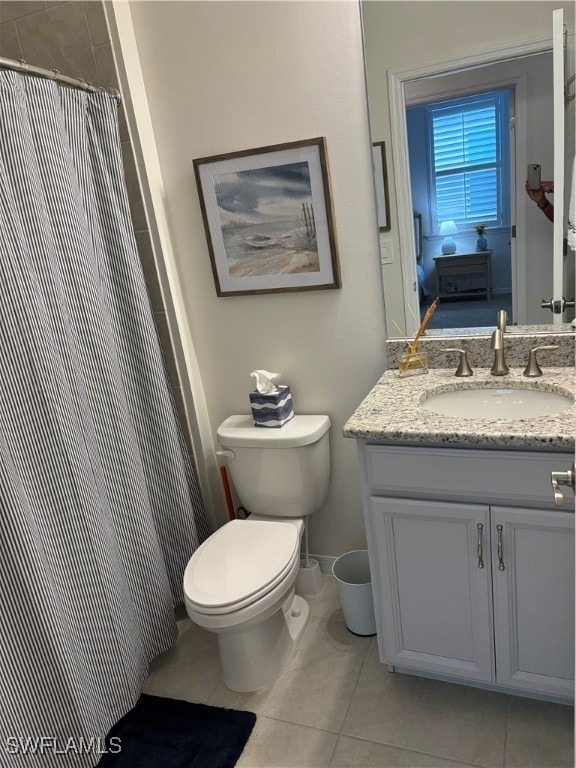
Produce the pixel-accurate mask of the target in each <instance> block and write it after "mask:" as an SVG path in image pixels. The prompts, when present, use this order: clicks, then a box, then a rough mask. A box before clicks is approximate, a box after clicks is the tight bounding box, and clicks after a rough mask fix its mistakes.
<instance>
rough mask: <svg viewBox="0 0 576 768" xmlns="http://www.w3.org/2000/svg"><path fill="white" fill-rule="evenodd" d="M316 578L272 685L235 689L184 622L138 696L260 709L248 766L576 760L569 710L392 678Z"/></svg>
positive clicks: (372, 643)
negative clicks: (302, 621) (303, 626)
mask: <svg viewBox="0 0 576 768" xmlns="http://www.w3.org/2000/svg"><path fill="white" fill-rule="evenodd" d="M323 578H324V585H323V587H322V591H321V592H320V595H319V596H318V597H317V598H314V599H312V600H309V603H310V607H311V619H310V624H309V625H308V628H307V630H306V632H305V634H304V637H303V638H302V640H301V642H300V645H299V647H298V649H297V651H296V653H295V655H294V657H293V658H292V661H291V662H290V664H289V666H288V668H287V669H286V671H285V672H284V674H283V675H282V676H281V678H280V679H279V680H278V681H277V682H276V683H275V684H274V685H272V686H270V687H269V688H266V689H265V690H262V691H258V692H257V693H244V694H240V693H234V692H233V691H230V690H229V689H228V688H226V687H225V686H224V684H223V683H222V680H221V676H220V669H219V662H218V649H217V641H216V636H215V635H213V634H211V633H208V632H205V631H204V630H202V629H200V628H199V627H196V626H195V625H194V624H192V623H191V622H190V621H189V620H188V619H187V618H182V619H181V620H180V621H179V629H180V634H179V638H178V642H177V644H176V645H175V646H174V648H172V649H171V650H169V651H167V652H166V653H165V654H163V655H162V656H160V657H159V658H158V659H156V660H155V661H154V663H153V665H152V668H151V672H150V675H149V678H148V680H147V683H146V687H145V689H144V690H145V692H146V693H150V694H153V695H157V696H169V697H173V698H179V699H186V700H188V701H195V702H199V703H203V704H210V705H213V706H221V707H230V708H234V709H248V710H251V711H252V712H256V714H257V715H258V719H257V721H256V726H255V728H254V731H253V732H252V735H251V737H250V740H249V741H248V744H247V745H246V748H245V750H244V752H243V754H242V756H241V758H240V761H239V763H238V766H240V767H243V768H256V767H257V766H260V767H261V768H277V767H282V768H288V767H289V766H293V767H295V768H321V766H334V767H336V766H337V767H338V768H362V766H370V768H380V767H381V768H456V767H457V766H484V767H486V768H496V767H497V768H565V767H568V766H574V751H573V726H574V710H573V709H572V707H567V706H561V705H558V704H550V703H546V702H541V701H535V700H531V699H521V698H517V697H514V696H507V695H504V694H500V693H492V692H489V691H482V690H479V689H476V688H469V687H466V686H461V685H451V684H449V683H442V682H439V681H435V680H426V679H423V678H418V677H412V676H408V675H400V674H390V673H389V672H388V670H387V667H386V666H385V665H382V664H380V663H379V661H378V651H377V645H376V638H362V637H357V636H355V635H353V634H351V633H350V632H349V631H348V630H347V629H346V625H345V623H344V619H343V616H342V612H341V610H340V605H339V601H338V594H337V590H336V584H335V582H334V579H333V577H332V576H328V575H325V576H324V577H323Z"/></svg>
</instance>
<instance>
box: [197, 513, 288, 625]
mask: <svg viewBox="0 0 576 768" xmlns="http://www.w3.org/2000/svg"><path fill="white" fill-rule="evenodd" d="M299 544H300V537H299V535H298V530H297V528H296V526H294V525H292V524H291V523H285V522H273V521H260V520H232V521H231V522H229V523H227V524H226V525H224V526H223V527H222V528H219V529H218V530H217V531H216V533H214V534H212V536H210V538H209V539H207V540H206V541H205V542H204V543H203V544H201V545H200V547H198V549H197V550H196V552H195V553H194V554H193V556H192V558H191V560H190V562H189V563H188V565H187V567H186V571H185V573H184V591H185V593H186V595H187V597H188V598H189V600H190V601H191V602H193V603H194V604H195V605H197V606H198V607H199V608H205V609H206V610H207V611H212V610H214V609H218V608H220V609H223V612H226V609H227V610H228V611H231V610H234V608H235V607H238V604H239V603H245V602H246V599H247V598H250V597H252V598H253V599H256V597H257V596H258V594H259V593H261V592H264V591H266V592H267V591H269V590H270V589H272V588H273V587H274V586H275V585H276V584H277V583H278V582H279V581H281V579H282V578H283V577H284V574H285V573H286V571H287V570H288V569H289V568H290V566H291V564H292V563H293V561H294V557H295V556H296V557H298V555H299Z"/></svg>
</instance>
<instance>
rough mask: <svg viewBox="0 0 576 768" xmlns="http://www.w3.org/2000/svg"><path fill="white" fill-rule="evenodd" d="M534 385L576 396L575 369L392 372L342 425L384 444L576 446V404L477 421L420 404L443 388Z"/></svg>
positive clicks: (353, 434) (349, 432)
mask: <svg viewBox="0 0 576 768" xmlns="http://www.w3.org/2000/svg"><path fill="white" fill-rule="evenodd" d="M515 385H516V387H520V386H521V387H530V388H534V389H546V390H548V391H559V392H560V393H562V394H571V395H572V397H574V396H575V394H576V385H575V380H574V369H573V368H546V369H545V370H544V375H543V376H542V377H540V378H537V379H528V378H526V377H524V376H523V375H522V369H511V370H510V373H509V374H508V375H507V376H492V375H491V374H490V371H489V369H487V368H484V369H475V370H474V376H471V377H468V378H457V377H455V376H454V369H453V368H451V369H447V368H436V369H430V370H429V372H428V373H427V374H422V375H416V376H408V377H404V378H400V377H399V376H398V373H397V371H394V370H390V371H386V373H385V374H384V375H383V376H382V378H381V379H380V380H379V381H378V382H377V384H376V385H375V386H374V387H373V388H372V390H371V392H370V393H369V394H368V395H367V396H366V398H365V399H364V400H363V401H362V403H360V405H359V406H358V408H357V409H356V411H355V412H354V414H353V415H352V416H351V418H350V419H349V420H348V421H347V422H346V424H345V425H344V428H343V434H344V437H353V438H357V439H366V440H381V441H385V442H391V441H393V442H399V443H402V444H406V443H425V444H428V445H445V446H459V447H469V448H470V447H477V448H480V447H483V448H485V447H488V448H499V449H517V450H522V449H524V450H535V449H540V450H557V451H572V450H574V432H575V425H576V404H574V403H573V404H572V406H571V407H570V408H569V409H568V410H566V411H563V412H562V413H560V414H557V415H552V416H540V417H536V418H529V419H474V418H461V417H453V416H442V415H439V414H436V413H433V412H432V411H428V410H425V409H423V408H421V407H420V400H421V399H422V398H423V397H424V396H425V393H426V392H428V391H429V390H432V389H434V390H435V389H437V388H438V387H444V386H445V387H447V388H450V389H466V388H469V387H470V386H474V387H482V386H486V387H487V388H495V389H513V388H514V386H515Z"/></svg>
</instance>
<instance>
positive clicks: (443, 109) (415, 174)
mask: <svg viewBox="0 0 576 768" xmlns="http://www.w3.org/2000/svg"><path fill="white" fill-rule="evenodd" d="M481 5H482V3H476V2H470V3H459V4H455V3H444V2H431V3H430V2H423V3H420V2H412V3H408V4H402V3H396V2H386V1H385V0H368V2H364V3H362V15H363V26H364V36H365V63H366V77H367V88H368V102H369V110H370V126H371V133H372V141H373V142H376V141H382V140H384V141H386V140H387V139H388V138H389V141H387V142H386V143H387V147H388V152H389V159H388V166H389V168H390V167H391V166H392V167H393V168H394V172H393V174H394V175H392V178H391V179H389V184H390V186H391V189H393V190H394V191H395V192H396V195H392V196H391V197H392V201H391V202H392V224H393V226H392V229H391V232H390V233H388V234H387V236H386V237H385V236H383V235H382V234H381V235H380V239H381V243H382V244H383V245H385V246H386V251H387V253H390V251H392V252H393V253H394V256H395V257H396V258H395V259H393V260H392V263H390V259H389V258H388V259H386V260H385V262H386V263H383V266H382V271H383V285H384V294H385V302H386V308H387V325H388V331H389V336H391V337H394V336H396V337H397V336H399V335H400V332H399V331H398V330H397V329H398V327H400V328H401V329H402V330H406V331H407V335H409V334H410V332H411V327H410V320H411V318H412V321H413V323H415V322H416V319H419V317H421V316H422V315H423V314H424V312H425V311H426V309H427V307H428V306H429V305H430V304H431V302H432V301H433V300H434V299H435V298H436V296H440V299H441V301H440V303H439V305H438V308H437V310H436V312H435V314H434V316H433V318H432V320H431V321H430V324H429V327H430V328H433V329H439V328H445V329H453V328H463V327H494V325H495V322H496V314H497V312H498V310H500V309H504V310H506V312H507V314H508V323H509V325H512V324H513V323H517V324H520V325H526V324H530V325H531V324H550V323H552V320H553V318H552V315H551V312H550V310H543V309H542V308H541V302H542V299H544V298H548V297H549V294H550V295H551V294H552V280H553V269H552V244H553V225H552V223H551V221H550V218H551V217H550V216H549V215H548V214H549V213H550V210H553V203H554V196H553V194H550V193H548V194H546V195H543V200H542V199H541V198H540V197H539V198H538V200H535V199H534V198H535V197H536V196H535V195H529V194H528V193H527V190H526V186H525V184H526V180H527V176H528V171H527V168H528V163H529V162H530V163H532V164H534V165H538V166H539V171H540V173H541V181H542V182H548V181H550V182H553V174H554V147H553V142H552V134H553V113H554V101H553V88H552V81H553V62H552V51H551V49H552V38H551V28H552V21H551V6H550V4H546V3H534V4H532V3H531V4H526V3H521V4H519V3H516V4H511V3H501V2H495V3H492V4H491V17H492V18H491V23H490V24H486V18H484V23H481V14H482V13H485V12H486V6H485V5H484V9H482V8H480V6H481ZM511 5H516V8H519V7H520V6H521V7H522V9H523V11H522V12H523V13H524V9H525V8H526V5H529V6H530V10H529V12H528V18H525V19H523V24H524V28H523V30H519V29H517V28H514V27H511V25H512V21H513V18H512V16H511V14H510V6H511ZM558 5H560V6H562V5H563V4H562V3H559V4H558ZM566 5H567V4H566ZM403 6H404V7H403ZM406 6H409V7H408V8H406ZM535 6H538V8H537V9H536V12H532V11H533V9H534V7H535ZM542 6H547V8H542ZM573 17H574V15H573V12H571V14H569V18H568V23H569V25H571V29H572V32H573V27H574V23H573ZM544 18H546V19H547V22H548V23H547V25H546V26H544V25H543V24H542V20H543V19H544ZM504 24H506V26H507V27H508V28H509V29H510V32H509V34H508V33H507V31H506V29H505V27H504ZM531 25H532V26H531ZM516 26H518V25H516ZM529 30H531V31H532V32H533V34H532V35H529V34H528V31H529ZM547 33H548V34H549V37H548V38H547V37H546V34H547ZM522 34H523V35H524V36H525V38H526V39H529V38H531V39H532V43H533V45H532V47H530V46H524V47H523V46H522V45H520V46H519V45H518V43H517V40H518V37H521V35H522ZM479 38H482V40H483V49H484V51H487V50H490V48H493V49H494V55H493V57H490V56H489V55H488V54H484V55H478V54H474V53H473V51H474V50H476V51H479V45H478V42H479ZM537 39H538V40H539V42H538V44H536V40H537ZM448 41H449V44H448ZM467 41H468V42H469V43H470V44H469V45H468V44H467ZM468 49H470V50H468ZM470 51H472V53H470ZM572 53H573V36H572ZM480 59H481V61H480ZM390 72H392V73H393V74H394V75H395V76H397V78H398V81H399V82H400V83H401V87H402V99H401V100H399V101H398V103H395V102H394V100H393V99H391V98H390V94H391V93H392V91H393V87H394V83H393V82H392V80H391V77H390ZM400 111H401V112H402V114H399V113H400ZM568 128H569V134H568V135H567V136H566V147H567V148H571V149H570V152H569V153H572V155H573V144H574V140H573V120H572V126H571V127H570V125H569V126H568ZM570 131H571V135H570ZM569 153H568V154H569ZM390 155H391V156H392V158H390ZM404 155H405V169H406V174H405V175H406V176H407V177H408V178H407V179H406V181H405V182H403V179H402V174H400V178H398V172H399V169H400V168H401V167H402V161H403V156H404ZM391 159H392V162H391ZM568 160H569V161H570V165H571V156H570V158H567V163H568ZM403 184H404V185H405V189H403V188H402V187H403ZM552 189H553V187H552ZM403 193H406V194H403ZM403 199H404V200H408V201H410V206H409V210H408V216H409V218H410V224H409V226H410V232H408V231H407V225H406V222H405V221H403V219H406V218H407V216H406V215H405V213H406V212H405V211H403V209H402V208H401V207H400V202H399V201H401V200H403ZM394 203H396V205H397V208H396V217H397V219H396V220H397V221H398V229H397V232H394V223H395V222H394V218H395V214H394ZM538 203H540V207H539V206H538ZM544 207H547V208H548V210H547V211H545V210H543V208H544ZM560 215H562V212H561V214H560ZM406 243H409V244H410V248H409V249H407V248H406ZM568 280H569V281H570V275H568ZM573 285H574V282H573V271H572V278H571V282H570V285H569V286H568V288H567V290H568V291H569V292H570V291H571V295H570V298H572V297H573V291H574V289H573ZM407 308H408V309H409V310H410V312H409V313H408V312H407V311H406V309H407ZM573 316H574V315H573V313H572V315H571V316H569V317H564V319H565V320H570V319H571V318H572V317H573ZM414 318H416V319H414ZM412 327H413V326H412Z"/></svg>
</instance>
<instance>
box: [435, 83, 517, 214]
mask: <svg viewBox="0 0 576 768" xmlns="http://www.w3.org/2000/svg"><path fill="white" fill-rule="evenodd" d="M429 111H430V116H431V132H432V137H431V139H432V140H431V147H432V158H431V160H432V168H433V182H434V188H435V199H436V219H437V226H438V227H439V226H440V223H441V222H442V221H446V220H450V219H451V220H453V221H455V222H456V223H457V224H459V225H460V227H465V226H466V225H469V226H473V225H474V224H479V223H482V224H488V223H493V224H495V225H496V224H499V223H500V219H501V214H500V207H501V206H500V197H501V192H500V189H501V183H500V182H501V179H500V177H501V152H500V125H501V111H502V107H501V99H500V97H499V95H498V94H490V95H486V96H483V97H480V98H479V97H471V98H469V99H460V100H458V101H457V102H451V104H450V106H447V105H446V104H445V105H443V106H441V107H436V106H435V107H431V108H430V110H429Z"/></svg>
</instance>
